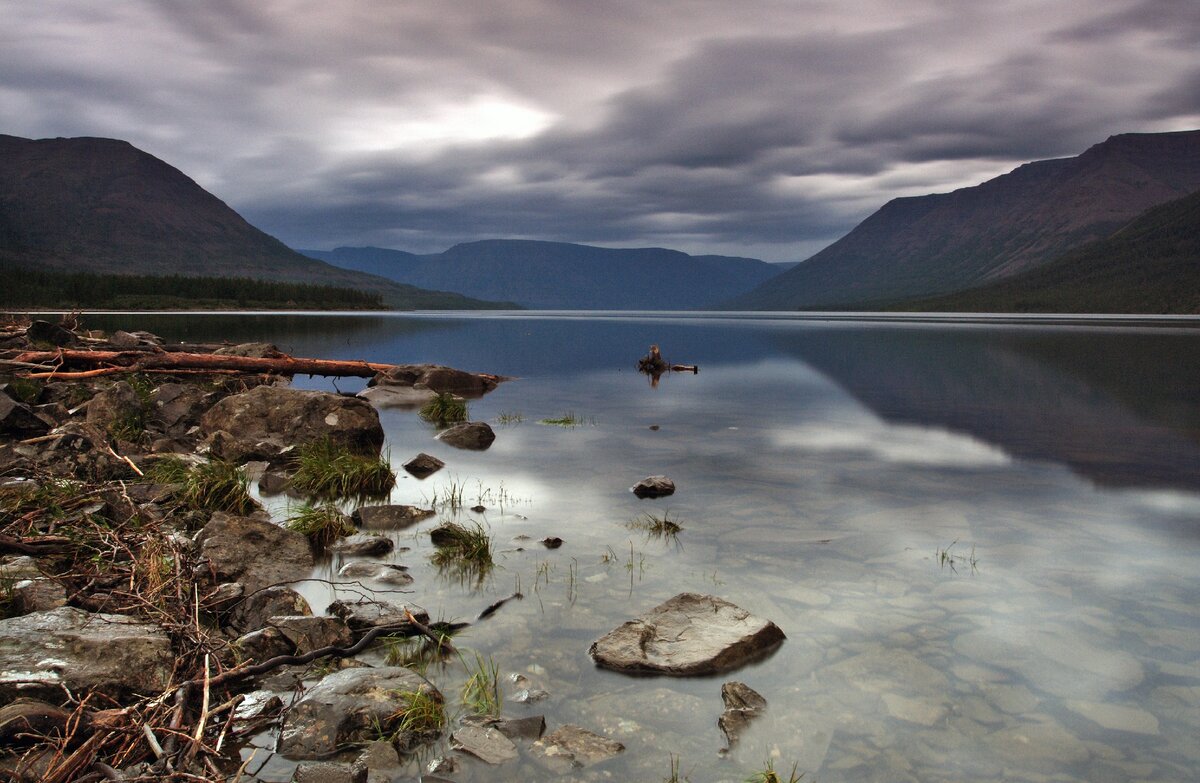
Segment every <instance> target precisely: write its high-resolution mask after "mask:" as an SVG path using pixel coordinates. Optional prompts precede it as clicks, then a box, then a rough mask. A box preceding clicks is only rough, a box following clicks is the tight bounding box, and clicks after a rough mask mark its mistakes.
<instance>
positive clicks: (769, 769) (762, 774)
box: [746, 759, 804, 783]
mask: <svg viewBox="0 0 1200 783" xmlns="http://www.w3.org/2000/svg"><path fill="white" fill-rule="evenodd" d="M798 766H800V765H799V764H793V765H792V771H791V773H790V774H789V775H788V777H787V783H798V781H799V780H800V778H802V777H804V773H803V772H801V773H800V774H799V775H797V774H796V768H797V767H798ZM746 783H784V779H783V778H782V777H780V775H779V773H778V772H776V771H775V762H774V761H771V760H770V759H767V766H766V768H764V769H761V770H759V771H758V772H755V773H754V774H753V775H751V776H750V777H748V778H746Z"/></svg>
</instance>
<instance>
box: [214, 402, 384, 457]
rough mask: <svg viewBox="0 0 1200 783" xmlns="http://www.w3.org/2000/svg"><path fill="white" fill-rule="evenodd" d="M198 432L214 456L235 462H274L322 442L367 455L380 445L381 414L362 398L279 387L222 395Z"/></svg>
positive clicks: (381, 442)
mask: <svg viewBox="0 0 1200 783" xmlns="http://www.w3.org/2000/svg"><path fill="white" fill-rule="evenodd" d="M200 431H201V435H202V436H203V437H207V438H208V440H209V443H210V446H211V448H212V450H213V451H214V452H215V453H216V456H218V457H222V458H224V459H228V460H232V461H234V462H244V461H246V460H250V459H265V460H272V459H275V458H278V457H279V456H281V455H282V454H283V453H284V451H285V450H287V449H288V448H289V447H293V446H299V445H302V444H305V443H311V442H314V441H319V440H324V439H329V440H330V441H332V442H333V443H335V444H337V445H340V446H345V447H347V448H349V449H350V450H352V451H354V452H356V453H359V454H366V455H370V456H375V455H378V454H379V452H380V449H381V448H382V447H383V428H382V427H381V426H380V424H379V414H378V413H376V412H375V409H374V408H372V407H371V405H370V404H369V403H368V402H366V401H365V400H359V399H356V398H354V397H343V396H341V395H339V394H331V393H329V392H321V391H302V390H299V389H288V388H282V387H278V386H257V387H255V388H253V389H251V390H250V391H248V392H243V393H241V394H233V395H230V396H229V397H226V398H225V399H223V400H221V401H220V402H218V403H217V404H216V405H214V406H212V407H211V408H209V409H208V412H207V413H205V414H204V416H202V417H201V419H200ZM218 433H222V434H221V435H220V436H219V437H218V436H217V434H218Z"/></svg>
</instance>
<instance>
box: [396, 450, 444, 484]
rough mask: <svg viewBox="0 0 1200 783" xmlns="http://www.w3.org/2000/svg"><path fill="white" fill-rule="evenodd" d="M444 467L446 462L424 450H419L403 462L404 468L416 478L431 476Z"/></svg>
mask: <svg viewBox="0 0 1200 783" xmlns="http://www.w3.org/2000/svg"><path fill="white" fill-rule="evenodd" d="M444 467H446V463H445V462H442V461H441V460H440V459H438V458H437V457H434V456H430V455H429V454H426V453H425V452H423V451H422V452H421V453H420V454H418V455H417V456H415V457H413V458H412V459H410V460H409V461H408V462H405V463H404V469H405V470H407V471H408V472H409V473H410V474H412V475H414V476H416V477H417V478H420V479H423V478H425V477H426V476H432V475H433V474H434V473H437V472H438V471H439V470H441V469H442V468H444Z"/></svg>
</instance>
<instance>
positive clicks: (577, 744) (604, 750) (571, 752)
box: [531, 724, 625, 772]
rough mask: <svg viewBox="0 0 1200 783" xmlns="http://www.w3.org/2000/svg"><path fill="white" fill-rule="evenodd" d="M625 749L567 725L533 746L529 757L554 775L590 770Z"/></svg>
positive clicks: (577, 727) (604, 738) (617, 743)
mask: <svg viewBox="0 0 1200 783" xmlns="http://www.w3.org/2000/svg"><path fill="white" fill-rule="evenodd" d="M623 750H625V746H624V745H622V744H621V743H619V742H615V741H613V740H610V739H608V738H607V737H601V736H600V735H599V734H594V733H592V732H590V731H588V730H587V729H584V728H581V727H579V726H574V725H571V724H567V725H566V726H563V727H561V728H559V729H558V730H556V731H554V732H552V733H550V734H547V735H546V736H544V737H542V738H541V739H540V740H538V741H537V742H535V743H533V747H532V748H531V752H532V753H533V756H534V757H535V758H537V759H539V760H540V761H542V762H543V763H545V764H546V765H547V766H549V767H550V768H551V769H553V770H555V771H557V772H567V771H569V770H570V769H572V768H576V767H590V766H592V765H593V764H598V763H600V762H601V761H606V760H608V759H610V758H613V757H614V756H616V755H617V754H618V753H620V752H621V751H623Z"/></svg>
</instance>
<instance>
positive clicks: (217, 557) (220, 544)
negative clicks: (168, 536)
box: [196, 512, 313, 614]
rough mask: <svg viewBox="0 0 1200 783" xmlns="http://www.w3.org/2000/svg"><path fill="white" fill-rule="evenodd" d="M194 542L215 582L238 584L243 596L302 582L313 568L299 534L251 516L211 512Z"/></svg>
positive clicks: (310, 553) (309, 549)
mask: <svg viewBox="0 0 1200 783" xmlns="http://www.w3.org/2000/svg"><path fill="white" fill-rule="evenodd" d="M196 543H197V545H198V546H199V547H200V558H201V560H206V561H208V567H209V568H211V569H212V572H213V573H214V575H215V577H216V582H218V583H220V582H241V583H242V585H243V586H244V587H245V589H246V592H247V593H253V592H255V591H258V590H261V589H262V588H264V587H268V586H270V585H274V584H278V583H280V582H294V581H296V580H298V579H304V578H305V577H307V576H308V575H309V572H310V571H311V570H312V566H313V554H312V549H311V548H310V547H309V544H308V539H307V538H306V537H305V536H304V535H303V534H301V533H297V532H295V531H292V530H287V529H285V528H282V527H280V526H279V525H276V524H274V523H272V522H266V521H264V520H261V519H255V518H253V517H237V516H232V515H229V514H223V513H220V512H218V513H215V514H213V516H212V521H210V522H209V523H208V524H207V525H205V526H204V528H203V529H202V530H201V531H200V532H199V533H198V534H197V535H196ZM289 614H295V613H294V612H290V613H289Z"/></svg>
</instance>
